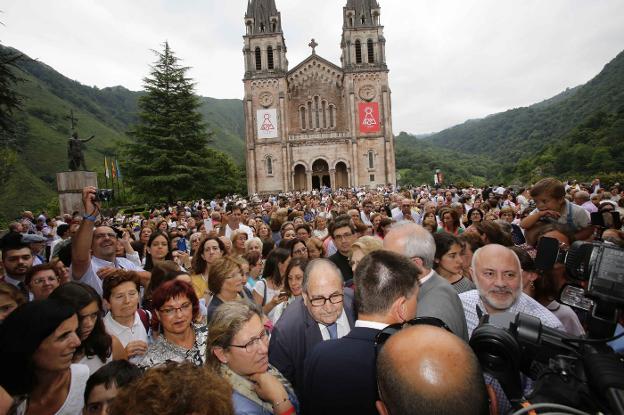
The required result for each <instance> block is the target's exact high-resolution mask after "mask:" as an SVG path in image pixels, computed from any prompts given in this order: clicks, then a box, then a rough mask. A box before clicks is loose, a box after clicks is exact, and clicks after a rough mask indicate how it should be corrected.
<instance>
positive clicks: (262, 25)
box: [260, 23, 264, 32]
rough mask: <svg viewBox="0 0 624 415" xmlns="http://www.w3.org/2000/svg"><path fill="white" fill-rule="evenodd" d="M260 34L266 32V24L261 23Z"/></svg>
mask: <svg viewBox="0 0 624 415" xmlns="http://www.w3.org/2000/svg"><path fill="white" fill-rule="evenodd" d="M260 32H264V23H260Z"/></svg>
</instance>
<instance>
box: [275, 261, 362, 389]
mask: <svg viewBox="0 0 624 415" xmlns="http://www.w3.org/2000/svg"><path fill="white" fill-rule="evenodd" d="M301 297H302V298H299V299H297V300H295V301H294V302H293V303H292V304H290V305H289V306H288V308H286V311H284V314H282V317H280V319H279V320H278V322H277V324H276V325H275V327H274V328H273V332H272V333H271V342H270V344H269V362H270V363H271V364H272V365H273V366H275V367H276V368H277V369H279V371H280V372H281V373H282V374H283V375H284V376H285V377H286V378H287V379H288V380H289V381H290V382H291V383H292V385H293V387H294V389H295V392H296V393H297V396H298V397H299V400H300V401H301V400H302V398H303V394H302V392H303V379H304V360H305V359H306V357H307V356H308V355H309V354H310V353H311V352H312V349H313V348H314V346H315V345H316V344H317V343H320V342H322V341H324V340H329V339H338V338H341V337H344V336H345V335H346V334H347V333H349V332H350V331H351V328H352V327H353V323H354V313H353V291H351V290H350V289H346V288H344V281H343V279H342V275H341V274H340V270H339V269H338V268H337V267H336V265H334V264H333V263H332V262H331V261H329V260H328V259H315V260H313V261H311V262H310V263H309V264H308V266H307V267H306V269H305V272H304V275H303V295H302V296H301Z"/></svg>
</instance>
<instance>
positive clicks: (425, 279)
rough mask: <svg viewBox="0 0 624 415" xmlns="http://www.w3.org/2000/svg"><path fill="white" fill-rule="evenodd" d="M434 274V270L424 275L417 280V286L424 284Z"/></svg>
mask: <svg viewBox="0 0 624 415" xmlns="http://www.w3.org/2000/svg"><path fill="white" fill-rule="evenodd" d="M434 273H435V271H434V270H431V271H429V274H427V275H425V276H424V277H422V278H419V279H418V285H423V284H424V283H426V282H427V281H428V280H429V279H430V278H431V277H433V274H434Z"/></svg>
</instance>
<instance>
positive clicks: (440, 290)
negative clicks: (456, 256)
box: [383, 221, 468, 341]
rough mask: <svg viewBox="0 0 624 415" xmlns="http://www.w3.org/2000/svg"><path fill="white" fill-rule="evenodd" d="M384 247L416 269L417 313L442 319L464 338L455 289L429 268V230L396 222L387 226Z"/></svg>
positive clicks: (432, 245) (465, 331)
mask: <svg viewBox="0 0 624 415" xmlns="http://www.w3.org/2000/svg"><path fill="white" fill-rule="evenodd" d="M383 246H384V249H387V250H389V251H392V252H396V253H397V254H400V255H404V256H406V257H408V258H410V259H411V260H412V262H413V263H414V264H415V265H416V267H417V268H418V269H419V270H420V273H419V274H418V279H419V282H420V291H419V292H418V316H419V317H436V318H438V319H440V320H442V321H443V322H444V323H445V324H446V325H447V326H448V327H450V329H451V330H452V331H453V333H455V334H456V335H457V336H459V337H461V338H462V339H464V340H465V341H468V329H467V328H466V318H465V317H464V309H463V307H462V303H461V301H460V300H459V296H458V295H457V291H456V290H455V288H453V286H452V285H451V284H449V283H448V281H446V280H445V279H444V278H442V277H441V276H440V275H438V273H437V272H435V271H434V270H433V269H432V268H433V261H434V258H435V250H436V245H435V241H434V239H433V236H432V235H431V233H429V231H427V230H426V229H425V228H423V227H422V226H420V225H416V224H415V223H412V222H407V221H404V222H399V223H397V224H395V225H393V226H392V228H390V232H388V234H387V235H386V237H385V238H384V241H383Z"/></svg>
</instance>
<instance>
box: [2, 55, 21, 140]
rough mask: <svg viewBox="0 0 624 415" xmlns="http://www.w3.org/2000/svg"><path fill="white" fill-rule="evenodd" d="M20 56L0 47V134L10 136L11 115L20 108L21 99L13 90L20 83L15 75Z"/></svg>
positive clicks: (12, 127) (11, 130) (11, 128)
mask: <svg viewBox="0 0 624 415" xmlns="http://www.w3.org/2000/svg"><path fill="white" fill-rule="evenodd" d="M21 58H22V54H20V53H17V52H14V51H13V50H11V49H9V48H6V47H3V46H1V45H0V134H1V135H3V136H5V135H10V134H11V133H12V132H13V130H14V122H13V114H14V111H16V110H19V109H20V108H21V102H22V98H21V96H20V95H19V94H18V93H17V92H16V90H15V84H16V83H17V82H19V81H21V79H20V78H18V77H17V75H16V74H15V69H16V64H17V62H18V61H19V60H20V59H21Z"/></svg>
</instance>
